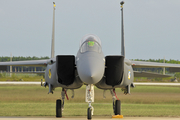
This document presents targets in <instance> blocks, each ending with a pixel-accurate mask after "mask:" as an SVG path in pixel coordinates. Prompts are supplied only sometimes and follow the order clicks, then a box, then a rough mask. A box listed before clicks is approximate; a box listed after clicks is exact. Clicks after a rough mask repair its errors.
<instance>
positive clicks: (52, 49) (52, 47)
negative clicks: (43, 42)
mask: <svg viewBox="0 0 180 120" xmlns="http://www.w3.org/2000/svg"><path fill="white" fill-rule="evenodd" d="M55 7H56V5H55V2H53V26H52V43H51V58H54V53H55V50H54V32H55Z"/></svg>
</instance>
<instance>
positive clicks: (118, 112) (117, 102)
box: [115, 100, 121, 115]
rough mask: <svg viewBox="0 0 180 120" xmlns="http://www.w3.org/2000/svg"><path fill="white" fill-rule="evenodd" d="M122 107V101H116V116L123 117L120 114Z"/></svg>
mask: <svg viewBox="0 0 180 120" xmlns="http://www.w3.org/2000/svg"><path fill="white" fill-rule="evenodd" d="M120 105H121V101H120V100H116V103H115V115H121V113H120V111H121V110H120V108H121V107H120Z"/></svg>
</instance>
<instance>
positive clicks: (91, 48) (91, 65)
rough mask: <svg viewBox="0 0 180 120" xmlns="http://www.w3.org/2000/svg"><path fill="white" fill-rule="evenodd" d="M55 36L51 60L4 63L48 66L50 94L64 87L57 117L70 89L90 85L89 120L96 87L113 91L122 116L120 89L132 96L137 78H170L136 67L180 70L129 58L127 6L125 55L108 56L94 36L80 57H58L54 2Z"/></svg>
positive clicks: (88, 37)
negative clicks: (55, 48) (126, 53)
mask: <svg viewBox="0 0 180 120" xmlns="http://www.w3.org/2000/svg"><path fill="white" fill-rule="evenodd" d="M53 4H54V6H53V32H52V33H53V34H52V48H51V58H50V59H48V60H33V61H14V62H0V68H1V67H3V66H10V65H12V66H44V67H46V70H45V72H44V74H45V83H44V84H43V85H44V86H48V87H49V93H53V90H54V89H55V88H57V87H61V88H62V94H61V99H62V101H61V99H58V100H57V101H56V117H62V110H63V108H64V99H65V95H66V90H67V89H71V90H74V89H78V88H81V86H82V85H86V96H85V98H86V102H88V103H89V107H88V109H87V118H88V119H91V118H92V115H93V111H94V109H93V107H92V105H91V103H92V102H94V86H96V87H97V88H99V89H103V90H110V91H111V94H112V97H113V110H114V114H115V115H116V116H118V115H119V116H120V117H122V115H121V107H120V106H121V103H120V100H116V98H117V96H116V93H115V89H116V88H121V89H122V90H123V91H124V94H130V87H134V84H133V80H134V77H136V76H138V77H140V76H142V77H166V75H162V74H158V73H146V72H137V71H133V68H134V67H153V68H154V67H168V68H170V69H171V70H173V72H175V71H179V69H180V65H178V64H166V63H154V62H139V61H131V60H128V59H126V58H125V47H124V24H123V4H124V2H123V1H122V2H121V3H120V4H121V15H122V35H121V37H122V39H121V55H113V56H104V54H103V51H102V48H101V40H100V39H99V37H98V36H96V35H93V34H88V35H85V36H84V37H83V38H82V40H81V42H80V47H79V50H78V52H77V55H76V57H75V56H74V55H57V56H56V57H54V16H55V6H56V5H55V3H53Z"/></svg>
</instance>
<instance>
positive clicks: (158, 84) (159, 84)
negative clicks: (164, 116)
mask: <svg viewBox="0 0 180 120" xmlns="http://www.w3.org/2000/svg"><path fill="white" fill-rule="evenodd" d="M0 84H12V85H13V84H15V85H23V84H24V85H40V84H41V82H0ZM134 85H157V86H180V83H148V82H142V83H141V82H134Z"/></svg>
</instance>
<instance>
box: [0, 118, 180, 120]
mask: <svg viewBox="0 0 180 120" xmlns="http://www.w3.org/2000/svg"><path fill="white" fill-rule="evenodd" d="M0 119H1V120H57V119H60V120H87V118H86V117H83V118H82V117H69V118H55V117H41V118H40V117H0ZM92 120H180V118H174V117H124V118H104V117H102V118H100V117H97V118H96V117H95V118H92Z"/></svg>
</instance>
